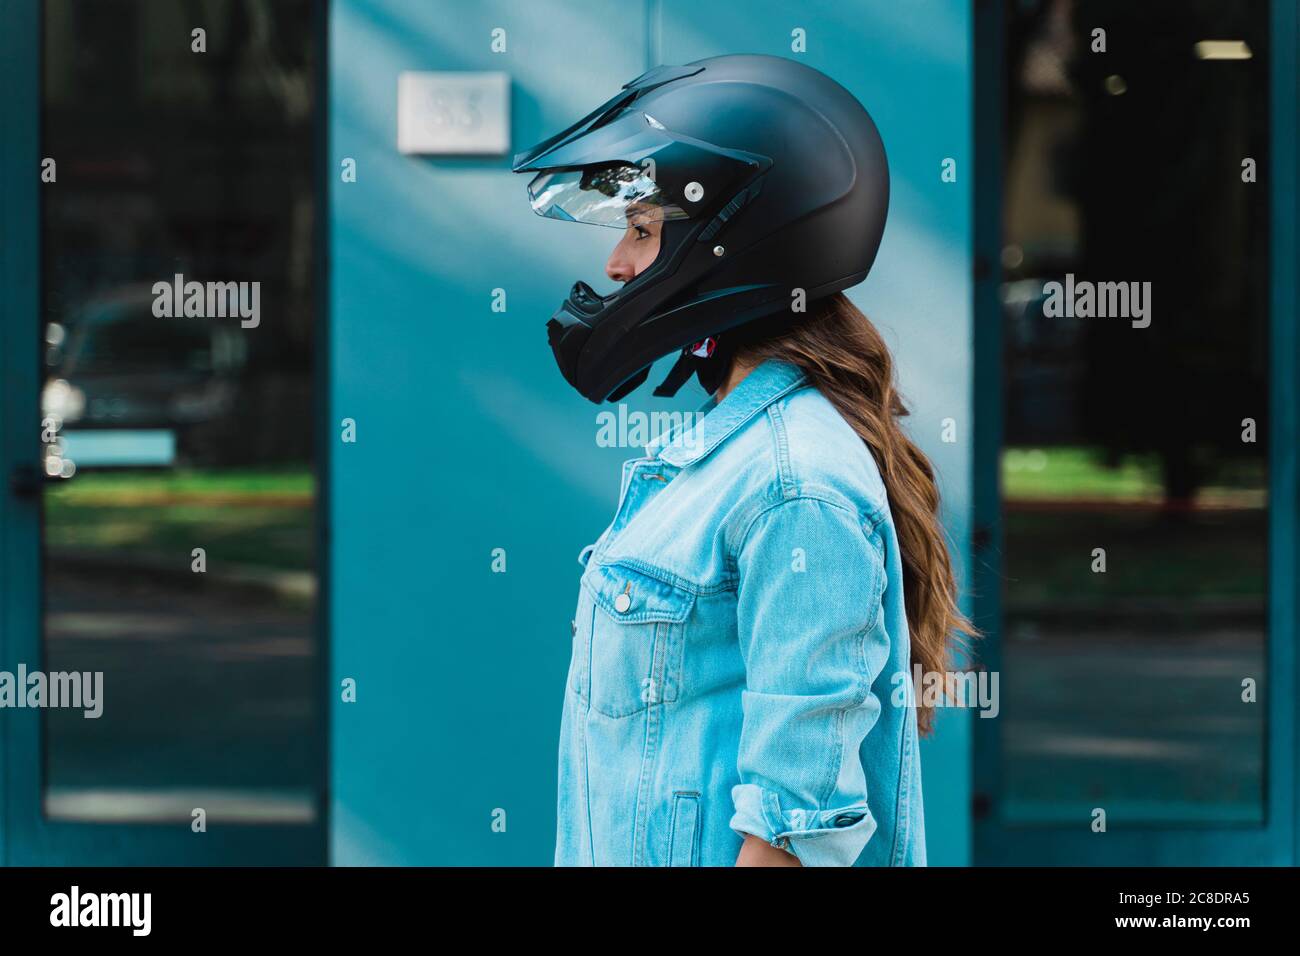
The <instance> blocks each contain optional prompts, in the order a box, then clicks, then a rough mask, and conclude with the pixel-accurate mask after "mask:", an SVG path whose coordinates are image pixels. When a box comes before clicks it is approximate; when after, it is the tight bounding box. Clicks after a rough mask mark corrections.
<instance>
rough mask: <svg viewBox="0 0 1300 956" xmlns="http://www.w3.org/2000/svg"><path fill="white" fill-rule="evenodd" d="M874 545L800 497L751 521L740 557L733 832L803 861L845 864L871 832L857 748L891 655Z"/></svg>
mask: <svg viewBox="0 0 1300 956" xmlns="http://www.w3.org/2000/svg"><path fill="white" fill-rule="evenodd" d="M869 535H871V536H869ZM878 542H879V539H878V538H876V537H874V523H872V522H870V521H866V522H864V521H863V520H862V519H861V518H860V517H859V515H858V513H857V512H856V510H854V509H852V508H851V507H849V506H847V505H841V504H838V503H833V502H831V501H827V500H822V499H820V498H811V497H799V498H791V499H788V500H786V501H783V502H782V503H781V504H778V505H775V506H773V507H771V508H769V509H768V510H766V511H765V512H763V513H762V514H760V515H759V516H758V517H757V518H755V519H754V520H753V522H752V523H751V524H750V526H749V529H748V530H747V532H746V533H745V535H744V540H743V542H742V543H741V545H740V547H739V549H738V552H737V555H736V564H737V568H738V571H739V578H740V580H739V585H738V595H739V596H738V605H737V615H738V624H739V633H740V650H741V654H742V655H743V657H744V661H745V671H746V688H745V690H744V691H742V693H741V702H742V707H743V713H744V723H743V726H742V729H741V735H740V750H739V756H738V758H737V769H738V771H739V777H740V783H739V784H737V785H736V786H734V787H733V788H732V791H731V795H732V800H733V802H734V804H735V813H734V815H733V816H732V818H731V822H730V826H731V829H733V830H735V831H736V832H737V833H740V834H742V835H743V834H746V833H749V834H753V835H754V836H757V837H760V838H762V839H763V840H766V841H767V842H769V843H770V844H772V845H773V846H778V847H781V848H783V849H786V850H789V851H790V852H791V853H793V854H794V855H795V856H796V857H797V858H798V859H799V861H800V862H801V863H803V864H804V865H805V866H851V865H852V864H853V862H854V861H855V860H856V859H857V857H858V855H859V854H860V853H861V852H862V848H863V847H864V846H866V843H867V841H868V840H869V839H870V838H871V835H872V833H873V832H874V830H875V828H876V822H875V820H874V818H873V817H872V815H871V811H870V809H869V808H868V806H867V786H866V777H865V774H864V772H863V768H862V763H861V759H860V757H859V748H860V746H861V744H862V741H863V740H864V739H865V737H866V735H867V733H868V732H869V731H870V730H871V728H872V726H873V725H874V724H875V723H876V720H877V718H878V717H879V715H880V700H879V699H878V698H877V697H876V695H875V694H874V693H873V692H872V690H871V685H872V683H873V682H874V681H875V678H876V676H877V675H878V674H879V673H880V671H881V670H882V669H883V668H884V666H885V663H886V661H887V660H888V658H889V636H888V634H887V633H886V631H885V628H884V625H883V616H882V614H881V596H882V594H883V592H884V587H885V571H884V562H883V557H882V551H881V550H880V547H881V546H880V545H879V543H878Z"/></svg>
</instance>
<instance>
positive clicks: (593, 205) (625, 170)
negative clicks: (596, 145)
mask: <svg viewBox="0 0 1300 956" xmlns="http://www.w3.org/2000/svg"><path fill="white" fill-rule="evenodd" d="M528 200H529V202H530V203H531V204H532V207H533V211H534V212H536V213H537V214H538V215H539V216H548V217H550V218H551V219H563V220H566V221H568V222H586V223H591V224H592V225H596V226H613V227H614V228H616V229H626V228H627V227H628V226H629V225H642V224H644V223H648V222H662V221H663V220H665V219H687V218H689V216H688V214H687V213H686V212H685V211H683V210H682V208H681V207H680V206H678V205H676V204H675V203H673V202H670V201H669V200H668V199H667V198H666V197H665V196H664V194H663V193H662V192H661V191H660V189H659V186H658V184H657V183H655V181H654V180H653V179H651V178H650V177H649V176H647V175H646V172H645V170H644V169H642V168H641V167H639V166H632V165H629V164H626V163H619V164H614V165H607V166H587V167H583V168H582V169H566V170H561V171H559V172H543V173H539V174H538V175H537V176H536V177H535V178H534V179H533V181H532V182H531V183H529V184H528Z"/></svg>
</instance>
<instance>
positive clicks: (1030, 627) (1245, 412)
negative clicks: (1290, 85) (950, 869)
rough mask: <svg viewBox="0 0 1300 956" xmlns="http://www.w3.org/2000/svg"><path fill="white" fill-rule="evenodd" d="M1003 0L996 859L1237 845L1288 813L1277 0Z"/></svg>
mask: <svg viewBox="0 0 1300 956" xmlns="http://www.w3.org/2000/svg"><path fill="white" fill-rule="evenodd" d="M1000 11H1001V12H1000V16H1001V18H1002V19H1001V33H1000V36H999V37H998V42H999V43H1000V44H1001V45H1002V47H1003V51H1002V58H1001V59H1002V63H1004V64H1005V72H1004V73H1003V75H1002V76H1001V80H1000V82H1001V87H1002V94H1003V95H1002V98H1001V100H1000V104H999V112H1000V113H1001V122H1002V139H1001V143H1000V154H1001V155H1000V157H999V160H1000V162H999V164H998V165H999V168H1000V186H999V188H1000V192H1001V199H1000V209H999V210H998V211H997V212H996V213H995V215H997V216H998V217H999V219H1000V236H999V237H998V240H997V241H998V252H997V253H996V254H998V255H999V256H1000V274H1001V280H1000V285H999V287H998V299H999V302H998V307H999V309H1000V320H1001V322H1000V325H1001V328H1000V337H999V340H998V343H997V345H996V346H993V345H990V346H988V348H989V349H993V348H996V353H994V354H990V353H989V352H988V351H987V350H986V351H985V353H984V360H985V361H986V362H987V363H988V366H989V367H997V368H998V373H997V376H996V379H997V382H996V387H997V388H998V389H999V393H1000V394H998V395H997V397H996V398H993V399H990V400H988V401H986V402H985V404H984V407H985V408H986V409H989V408H993V409H995V414H996V415H997V423H996V426H994V427H991V428H990V430H989V432H988V433H990V434H991V433H993V432H996V434H997V436H998V456H997V460H996V461H995V460H993V459H991V458H988V457H986V459H985V461H986V467H989V468H993V467H996V468H998V469H999V472H1000V474H999V475H998V478H997V480H998V488H999V496H998V498H997V502H996V505H994V506H992V507H990V506H988V505H987V504H986V506H985V515H986V518H985V520H986V521H989V522H990V529H991V530H990V532H989V536H988V538H987V539H986V547H988V546H989V545H990V544H991V545H993V547H990V548H989V550H988V551H987V552H986V554H985V555H984V558H983V565H982V568H983V570H982V571H981V573H982V574H984V575H985V577H984V584H983V587H984V589H986V590H994V589H996V592H997V593H996V597H995V598H993V599H990V598H988V597H984V598H981V600H982V601H984V604H985V607H986V612H987V609H988V608H990V607H993V606H994V604H993V603H991V601H993V602H996V607H997V612H996V614H994V615H993V616H992V617H991V618H989V619H985V620H984V622H983V623H984V626H985V627H992V628H996V629H997V639H996V649H995V651H994V652H993V653H992V654H991V655H990V657H991V659H993V660H994V665H992V666H997V667H998V669H999V671H1000V675H1001V687H1002V709H1001V717H1000V719H999V720H998V722H997V723H998V726H997V727H996V728H992V729H989V728H979V730H980V732H981V733H982V734H986V736H985V738H984V739H985V740H986V741H987V742H988V746H986V747H983V748H982V750H981V754H980V755H979V756H978V757H977V760H980V759H982V760H984V761H985V765H984V766H983V767H982V768H981V769H980V771H979V772H980V773H981V775H982V780H983V784H982V786H981V791H982V798H981V800H980V801H979V802H978V803H977V813H980V814H983V815H984V816H985V818H986V819H985V822H984V823H983V824H982V825H983V827H984V832H985V834H986V839H985V840H984V842H983V844H982V845H981V847H980V850H979V852H977V857H976V861H977V862H998V861H1004V862H1020V863H1041V862H1063V863H1070V862H1079V863H1081V862H1094V863H1095V862H1110V863H1139V862H1154V861H1156V860H1157V859H1163V860H1166V861H1169V860H1173V859H1181V860H1182V861H1183V862H1204V863H1209V862H1214V859H1213V858H1211V857H1209V856H1208V854H1209V853H1210V849H1209V848H1210V847H1211V846H1212V844H1211V843H1209V842H1205V841H1204V840H1200V838H1198V837H1197V836H1195V833H1196V832H1197V830H1198V829H1199V830H1200V832H1202V833H1204V834H1210V833H1219V832H1226V831H1232V830H1235V831H1236V832H1239V833H1240V832H1247V831H1249V830H1250V828H1252V827H1253V828H1256V831H1257V832H1262V831H1260V830H1259V828H1262V827H1264V826H1266V825H1267V824H1268V823H1269V813H1268V806H1269V801H1268V793H1269V790H1268V784H1269V760H1268V742H1269V735H1268V726H1269V724H1268V714H1269V706H1268V703H1267V702H1268V701H1269V691H1270V689H1271V687H1270V683H1271V682H1270V678H1271V677H1272V676H1273V675H1271V674H1270V672H1269V660H1270V657H1269V641H1270V638H1271V635H1270V632H1269V608H1270V593H1269V585H1268V582H1269V575H1270V534H1271V528H1272V527H1273V526H1274V524H1273V519H1274V515H1273V514H1272V512H1271V503H1270V500H1269V499H1270V495H1269V488H1270V460H1269V451H1268V449H1269V442H1270V426H1271V424H1272V423H1271V422H1270V402H1271V400H1272V396H1273V395H1274V391H1273V390H1272V388H1271V386H1272V385H1273V383H1272V382H1271V371H1270V369H1271V364H1270V363H1271V354H1270V340H1271V334H1272V332H1271V330H1272V328H1273V327H1274V326H1273V325H1271V323H1272V321H1273V318H1274V317H1273V315H1272V313H1271V309H1270V295H1271V293H1272V285H1271V282H1270V280H1271V272H1270V256H1271V253H1272V250H1271V245H1270V243H1271V239H1270V235H1271V233H1270V216H1271V205H1270V202H1271V198H1272V196H1273V195H1274V193H1273V192H1272V191H1271V190H1270V188H1269V186H1268V185H1266V183H1267V179H1266V178H1265V177H1264V176H1263V175H1262V174H1261V172H1260V171H1261V170H1266V169H1272V168H1273V165H1272V163H1273V157H1272V155H1271V146H1272V143H1271V125H1270V124H1271V115H1270V100H1271V96H1270V90H1271V86H1270V82H1271V74H1270V57H1271V52H1272V51H1271V48H1270V47H1271V41H1272V37H1271V36H1270V4H1269V3H1268V2H1266V0H1257V2H1243V3H1239V4H1187V3H1179V2H1172V0H1170V2H1164V0H1162V2H1150V3H1142V4H1127V3H1117V2H1106V0H1083V2H1073V3H1071V2H1065V0H1037V2H1031V3H1003V4H1001V5H1000ZM986 22H987V18H986ZM1098 27H1104V37H1103V38H1101V41H1100V42H1102V43H1104V44H1105V50H1104V53H1103V52H1100V51H1098V50H1097V49H1096V45H1097V43H1098V39H1099V38H1098V35H1097V33H1096V32H1095V31H1096V29H1097V28H1098ZM987 247H988V246H987V245H986V247H985V248H987ZM988 314H989V313H988V311H986V312H985V315H986V316H987V315H988ZM1290 320H1291V321H1293V320H1294V317H1291V319H1290ZM986 341H990V340H987V339H986ZM983 381H984V382H985V383H986V384H987V383H989V382H990V379H989V378H988V377H987V376H986V377H985V378H984V379H983ZM993 507H995V508H996V515H995V516H992V517H989V515H990V512H991V511H992V508H993ZM1282 635H1283V639H1290V637H1289V631H1287V630H1284V631H1283V632H1282ZM977 723H978V722H977ZM989 761H993V762H994V763H995V765H994V766H992V767H990V766H988V762H989ZM1282 769H1283V770H1284V771H1288V772H1289V768H1282ZM1099 811H1100V812H1104V814H1105V832H1106V833H1108V834H1114V833H1116V832H1120V833H1123V832H1129V833H1130V834H1131V835H1133V836H1134V837H1135V841H1134V842H1129V843H1124V844H1121V843H1120V842H1119V841H1118V840H1112V841H1110V842H1109V844H1108V848H1109V851H1110V855H1109V856H1107V854H1106V853H1104V852H1102V850H1101V849H1099V844H1097V843H1095V842H1094V843H1093V844H1087V845H1086V850H1085V849H1083V848H1084V847H1085V844H1084V843H1083V842H1081V841H1080V842H1070V838H1067V837H1050V836H1049V834H1052V833H1056V834H1074V835H1080V834H1081V835H1082V836H1083V837H1085V838H1086V836H1088V835H1090V834H1091V833H1094V832H1097V831H1096V830H1095V829H1094V826H1093V824H1094V821H1095V820H1096V819H1097V815H1098V812H1099ZM1161 830H1164V831H1167V832H1172V831H1174V830H1177V831H1178V832H1179V833H1181V834H1183V836H1180V837H1179V840H1181V843H1179V844H1178V847H1177V848H1175V849H1170V848H1172V847H1174V844H1173V843H1170V842H1168V841H1165V842H1161V840H1160V839H1159V838H1157V837H1156V836H1154V834H1156V833H1158V832H1159V831H1161ZM1012 833H1015V834H1018V836H1016V837H1015V838H1014V839H1012V838H1010V834H1012ZM1030 833H1037V834H1038V836H1036V837H1029V836H1025V834H1030ZM1247 843H1249V844H1250V845H1251V846H1256V845H1258V844H1257V842H1251V841H1250V840H1244V841H1239V842H1238V844H1237V851H1238V852H1239V854H1240V855H1242V856H1247V857H1248V856H1249V855H1250V853H1249V852H1247V851H1244V850H1242V848H1243V847H1245V846H1246V845H1247ZM1017 845H1018V846H1020V847H1021V850H1020V851H1017V850H1016V849H1015V847H1016V846H1017ZM1121 846H1123V847H1124V848H1125V849H1124V850H1123V851H1121V850H1120V847H1121ZM1157 846H1160V847H1164V848H1165V850H1168V851H1169V852H1164V851H1163V850H1162V851H1161V854H1160V855H1157V853H1156V850H1155V848H1156V847H1157ZM1143 847H1145V856H1144V855H1143V854H1144V850H1143V849H1142V848H1143ZM1025 848H1028V849H1025ZM1125 853H1127V854H1129V855H1128V856H1124V855H1123V854H1125ZM1180 853H1181V854H1182V855H1181V856H1180V855H1179V854H1180ZM1193 853H1200V854H1202V855H1201V857H1199V858H1194V857H1191V858H1189V854H1193ZM1263 859H1264V858H1263V857H1260V856H1259V855H1258V854H1256V855H1255V857H1254V858H1252V860H1251V861H1253V862H1262V861H1263Z"/></svg>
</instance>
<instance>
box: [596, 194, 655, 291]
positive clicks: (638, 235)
mask: <svg viewBox="0 0 1300 956" xmlns="http://www.w3.org/2000/svg"><path fill="white" fill-rule="evenodd" d="M662 228H663V222H662V221H661V220H660V219H659V217H657V216H652V212H651V210H650V209H648V208H647V207H643V206H636V205H633V206H630V207H628V211H627V229H626V230H624V232H623V238H621V239H620V240H619V241H618V245H616V246H615V247H614V251H613V252H611V253H610V254H609V261H608V262H606V263H605V275H607V276H609V277H610V278H611V279H613V280H614V281H615V282H631V281H632V280H633V279H635V278H636V277H637V276H639V275H640V274H641V273H642V272H644V271H645V270H646V269H648V268H649V267H650V264H651V263H652V262H654V261H655V257H656V256H657V255H659V233H660V230H661V229H662Z"/></svg>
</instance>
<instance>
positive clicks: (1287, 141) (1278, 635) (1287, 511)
mask: <svg viewBox="0 0 1300 956" xmlns="http://www.w3.org/2000/svg"><path fill="white" fill-rule="evenodd" d="M1298 7H1300V4H1297V2H1296V0H1271V6H1270V56H1271V60H1270V66H1271V84H1270V95H1271V120H1270V122H1271V129H1270V139H1271V149H1272V157H1271V163H1270V166H1271V170H1272V171H1273V175H1269V176H1268V177H1267V180H1266V182H1267V187H1266V188H1268V189H1269V190H1270V208H1271V212H1272V216H1271V235H1270V249H1271V262H1270V281H1271V284H1272V289H1271V296H1270V302H1271V308H1270V313H1271V314H1270V320H1269V321H1270V335H1271V346H1272V347H1271V357H1272V365H1271V369H1270V378H1271V382H1270V407H1269V420H1270V422H1271V423H1272V426H1271V428H1270V434H1269V466H1270V467H1269V504H1270V511H1269V521H1270V523H1269V608H1268V622H1269V623H1268V627H1269V630H1268V652H1267V660H1268V675H1267V683H1266V695H1267V698H1266V702H1267V705H1268V724H1267V731H1266V741H1267V747H1266V754H1267V761H1268V762H1267V765H1266V767H1265V792H1266V810H1265V825H1264V826H1263V827H1242V826H1231V827H1229V826H1224V827H1187V826H1168V827H1163V828H1155V827H1150V828H1146V827H1143V828H1135V829H1112V830H1110V831H1109V832H1107V833H1106V834H1105V835H1104V836H1102V837H1099V836H1098V835H1097V834H1094V833H1092V832H1091V830H1090V829H1089V827H1088V826H1087V825H1086V823H1085V824H1084V825H1081V826H1079V827H1076V828H1071V829H1066V828H1064V827H1060V826H1052V825H1021V826H1008V825H1005V824H1003V823H1002V822H1001V820H1000V819H999V796H1000V794H1001V789H1000V779H999V777H1000V770H1001V765H1002V751H1001V738H1000V730H1001V728H1000V726H999V722H998V721H997V720H988V721H984V720H976V721H975V733H974V746H975V759H974V781H973V783H974V793H975V799H974V804H973V813H974V816H975V820H974V831H975V837H974V863H975V864H976V865H989V864H1078V865H1111V866H1115V865H1185V866H1196V865H1257V864H1270V865H1295V864H1296V863H1297V861H1300V823H1298V821H1300V787H1297V782H1296V775H1297V752H1296V750H1297V741H1300V705H1297V703H1296V689H1297V687H1300V673H1298V670H1300V654H1297V639H1298V638H1300V603H1298V602H1297V599H1296V593H1295V591H1296V585H1297V578H1298V577H1300V470H1298V468H1297V448H1296V441H1297V438H1298V437H1300V383H1298V380H1300V295H1298V294H1297V271H1300V236H1298V234H1297V224H1298V223H1300V197H1298V196H1297V188H1296V178H1297V177H1296V175H1295V172H1294V171H1295V170H1296V169H1300V153H1298V151H1297V133H1298V132H1300V29H1298V23H1297V21H1298V20H1300V9H1298ZM1002 10H1003V0H975V7H974V23H975V30H974V37H973V47H974V63H975V83H974V97H975V104H974V117H975V130H976V136H975V160H976V168H975V176H976V183H975V199H974V203H975V206H974V218H975V222H974V236H975V239H974V242H975V374H974V408H975V453H974V465H973V471H974V474H973V483H974V488H973V493H972V501H973V508H974V515H973V527H974V540H973V560H972V572H971V579H972V584H973V589H974V595H975V596H974V599H973V602H972V606H973V612H974V618H975V623H976V624H977V625H978V626H979V627H980V628H981V629H982V630H983V631H984V633H985V635H986V637H985V639H984V640H982V641H981V642H980V647H979V651H980V660H981V662H982V663H983V665H984V666H986V667H987V668H989V669H990V670H1000V669H1001V667H1002V663H1003V656H1002V644H1001V641H1002V628H1001V623H1002V608H1001V599H1002V593H1001V592H1002V581H1001V558H1000V556H1001V554H1002V548H1003V536H1002V522H1001V508H1002V502H1001V485H1000V458H1001V447H1002V434H1001V432H1002V420H1003V419H1002V411H1003V409H1002V319H1001V301H1000V297H999V285H1000V283H1001V274H1000V273H1001V269H1000V261H1001V248H1002V161H1003V156H1002V149H1003V144H1002V135H1001V132H1000V131H1001V130H1002V128H1003V103H1004V102H1005V99H1004V84H1005V82H1006V80H1005V75H1004V69H1005V62H1004V57H1003V17H1002Z"/></svg>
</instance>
